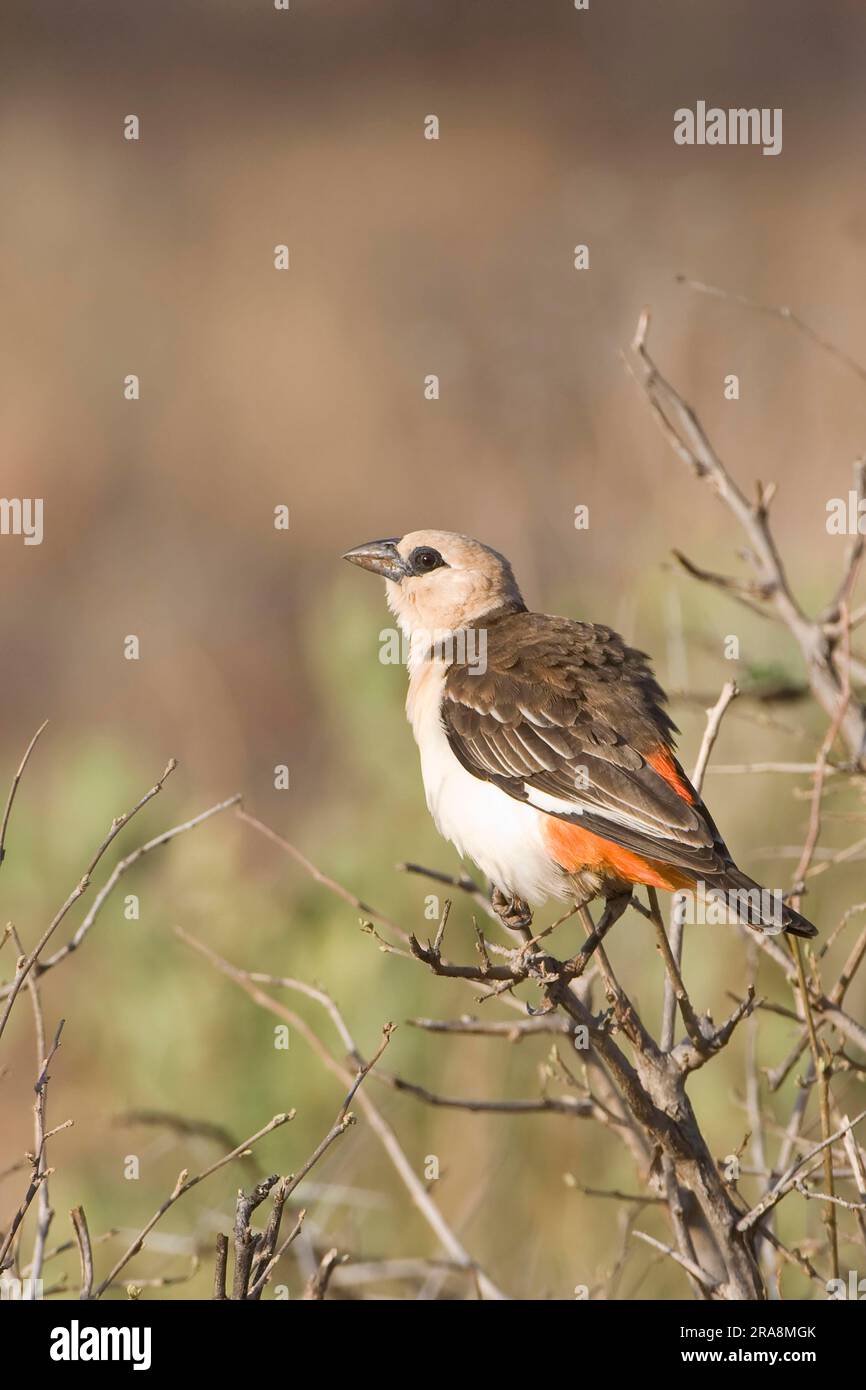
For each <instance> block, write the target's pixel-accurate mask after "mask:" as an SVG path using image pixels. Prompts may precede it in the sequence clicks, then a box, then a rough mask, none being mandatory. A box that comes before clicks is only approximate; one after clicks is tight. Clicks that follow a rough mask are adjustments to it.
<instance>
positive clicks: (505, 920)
mask: <svg viewBox="0 0 866 1390" xmlns="http://www.w3.org/2000/svg"><path fill="white" fill-rule="evenodd" d="M490 903H491V906H492V908H493V911H494V912H495V913H496V916H497V917H498V918H499V920H500V922H501V923H502V925H503V926H504V927H507V928H508V930H509V931H527V930H528V929H529V928H530V927H531V926H532V910H531V908H530V907H529V904H528V903H525V902H524V901H523V899H522V898H513V897H510V896H509V895H508V894H507V893H503V892H502V891H501V890H500V889H499V888H494V889H493V892H492V893H491V895H490Z"/></svg>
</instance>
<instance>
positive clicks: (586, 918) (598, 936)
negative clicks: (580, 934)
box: [566, 889, 631, 980]
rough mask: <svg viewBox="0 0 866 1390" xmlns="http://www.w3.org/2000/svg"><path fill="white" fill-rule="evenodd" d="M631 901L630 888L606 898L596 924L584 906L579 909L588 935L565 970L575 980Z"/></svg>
mask: <svg viewBox="0 0 866 1390" xmlns="http://www.w3.org/2000/svg"><path fill="white" fill-rule="evenodd" d="M630 902H631V890H630V889H629V891H628V892H625V893H617V894H616V896H615V897H612V898H606V899H605V904H604V912H603V913H602V914H601V917H600V918H599V921H598V926H596V927H594V926H593V925H592V918H591V917H590V915H589V910H588V908H586V907H585V906H584V907H582V908H581V909H580V915H581V918H582V920H583V922H584V925H585V926H587V928H588V933H589V934H588V936H587V938H586V941H584V943H583V945H582V946H581V948H580V950H579V951H578V953H577V955H576V956H574V957H573V959H572V960H570V961H569V962H568V965H567V967H566V970H567V972H568V975H569V977H570V978H571V979H574V980H576V979H577V978H578V976H579V975H582V974H583V972H584V970H585V969H586V967H587V966H588V964H589V962H590V960H591V959H592V957H593V955H594V954H595V952H596V951H597V950H598V948H599V946H600V945H601V943H602V941H604V938H605V937H606V936H607V934H608V932H609V931H610V929H611V927H612V926H613V925H614V923H615V922H618V921H619V919H620V917H621V916H622V914H623V913H624V912H625V910H626V908H627V907H628V905H629V903H630Z"/></svg>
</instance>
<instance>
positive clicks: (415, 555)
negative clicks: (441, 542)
mask: <svg viewBox="0 0 866 1390" xmlns="http://www.w3.org/2000/svg"><path fill="white" fill-rule="evenodd" d="M444 564H445V561H444V560H443V559H442V556H441V555H440V554H439V551H438V550H432V549H431V548H430V547H429V546H426V545H422V546H419V547H418V549H417V550H413V551H412V555H411V565H412V569H413V571H414V573H415V574H430V572H431V571H432V570H437V569H439V567H440V565H444Z"/></svg>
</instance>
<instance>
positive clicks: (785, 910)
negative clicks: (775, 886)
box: [712, 864, 818, 939]
mask: <svg viewBox="0 0 866 1390" xmlns="http://www.w3.org/2000/svg"><path fill="white" fill-rule="evenodd" d="M712 889H713V890H714V891H716V890H718V891H720V892H722V893H723V894H724V896H725V900H726V902H727V903H728V905H729V906H730V907H731V908H732V909H733V911H734V913H735V915H736V918H737V919H738V920H739V921H740V922H742V923H744V925H745V926H747V927H755V928H757V929H759V930H763V931H765V932H767V933H768V934H772V933H778V932H783V931H784V932H788V933H789V935H791V936H802V937H804V938H806V939H808V938H809V937H812V936H817V935H818V928H817V927H816V926H814V925H813V924H812V923H811V922H810V921H809V920H808V918H806V917H803V916H802V915H801V914H800V913H799V912H797V911H796V909H795V908H793V907H789V906H788V904H787V903H785V902H782V898H781V895H780V894H779V893H773V892H771V891H770V890H769V889H768V888H762V887H761V885H760V884H759V883H756V882H755V880H754V879H753V878H749V876H748V874H744V873H743V872H742V870H741V869H738V868H737V867H736V866H735V865H734V864H732V865H731V866H730V868H729V869H726V870H725V872H724V873H722V874H719V875H718V877H717V878H714V879H713V881H712Z"/></svg>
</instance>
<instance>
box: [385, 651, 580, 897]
mask: <svg viewBox="0 0 866 1390" xmlns="http://www.w3.org/2000/svg"><path fill="white" fill-rule="evenodd" d="M444 676H445V667H444V666H443V665H442V664H441V663H438V662H430V663H427V665H426V667H425V669H424V670H423V671H422V672H419V673H418V674H417V675H416V676H415V677H414V678H413V681H412V684H411V685H410V691H409V699H408V701H407V712H408V715H409V719H410V721H411V724H412V728H413V731H414V734H415V739H416V742H417V744H418V748H419V751H420V754H421V773H422V776H423V779H424V791H425V793H426V796H427V805H428V807H429V809H430V814H431V815H432V817H433V820H434V821H435V823H436V828H437V830H438V831H439V833H440V834H441V835H444V837H445V838H446V840H450V841H451V843H452V844H453V845H454V846H455V847H456V848H457V850H458V852H459V853H460V854H461V855H467V856H468V857H469V858H470V859H472V860H474V862H475V863H476V864H477V865H478V867H479V869H480V870H481V872H482V873H483V874H485V875H486V876H487V878H489V879H490V880H491V882H492V883H493V884H495V886H496V887H497V888H500V889H502V891H503V892H506V893H509V894H512V895H516V896H517V897H519V898H524V899H525V900H526V901H527V902H530V903H541V902H544V900H545V899H546V898H549V897H560V898H561V897H566V896H568V894H567V888H568V883H567V880H566V878H565V876H564V875H563V874H562V872H561V871H560V870H559V869H557V867H556V865H555V864H554V863H553V861H552V859H551V857H550V854H549V852H548V851H547V849H546V846H545V844H544V840H543V838H542V833H541V823H542V818H543V814H542V813H541V812H539V811H537V810H536V809H535V808H534V807H532V806H528V805H526V804H525V803H524V802H522V801H515V799H514V798H513V797H511V796H509V795H508V793H507V792H504V791H502V790H501V789H500V788H499V787H496V786H494V785H493V784H492V783H490V782H482V781H481V780H480V779H479V778H478V777H473V776H472V774H471V773H470V772H467V771H466V768H465V767H464V766H463V764H462V763H461V762H459V761H458V759H457V758H456V757H455V756H454V754H453V752H452V751H451V747H450V745H449V743H448V739H447V737H446V734H445V730H444V728H443V727H442V721H441V718H440V708H441V700H442V685H443V681H444Z"/></svg>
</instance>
